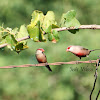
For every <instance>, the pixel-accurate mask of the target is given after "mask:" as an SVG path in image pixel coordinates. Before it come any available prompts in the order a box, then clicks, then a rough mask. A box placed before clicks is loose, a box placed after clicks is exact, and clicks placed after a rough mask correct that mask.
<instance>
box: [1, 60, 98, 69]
mask: <svg viewBox="0 0 100 100" xmlns="http://www.w3.org/2000/svg"><path fill="white" fill-rule="evenodd" d="M96 62H97V60H91V62H90V61H78V62H77V61H70V62H55V63H48V65H64V64H79V63H96ZM45 65H46V63H40V64H24V65H11V66H3V67H0V68H16V67H32V66H45Z"/></svg>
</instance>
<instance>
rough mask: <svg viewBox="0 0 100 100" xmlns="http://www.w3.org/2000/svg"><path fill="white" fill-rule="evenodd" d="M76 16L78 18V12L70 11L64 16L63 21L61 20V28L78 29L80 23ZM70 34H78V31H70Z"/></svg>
mask: <svg viewBox="0 0 100 100" xmlns="http://www.w3.org/2000/svg"><path fill="white" fill-rule="evenodd" d="M75 16H76V11H74V10H71V11H68V12H67V13H65V14H63V15H62V19H61V26H65V27H76V29H78V27H79V26H80V23H79V21H78V20H77V19H76V18H75ZM70 32H72V33H76V30H74V31H70Z"/></svg>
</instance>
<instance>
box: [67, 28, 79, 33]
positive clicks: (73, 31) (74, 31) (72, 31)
mask: <svg viewBox="0 0 100 100" xmlns="http://www.w3.org/2000/svg"><path fill="white" fill-rule="evenodd" d="M68 31H69V32H71V33H73V34H75V33H76V32H77V31H79V29H74V30H68Z"/></svg>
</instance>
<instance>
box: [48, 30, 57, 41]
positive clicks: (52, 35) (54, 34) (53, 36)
mask: <svg viewBox="0 0 100 100" xmlns="http://www.w3.org/2000/svg"><path fill="white" fill-rule="evenodd" d="M48 40H49V41H52V42H53V43H56V42H57V41H59V35H58V31H57V30H53V31H52V33H48Z"/></svg>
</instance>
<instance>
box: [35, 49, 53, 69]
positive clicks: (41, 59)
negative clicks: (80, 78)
mask: <svg viewBox="0 0 100 100" xmlns="http://www.w3.org/2000/svg"><path fill="white" fill-rule="evenodd" d="M36 59H37V61H38V62H39V63H46V67H47V68H48V70H49V71H52V70H51V68H50V67H49V65H48V63H47V58H46V55H45V54H44V49H43V48H39V49H37V50H36Z"/></svg>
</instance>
